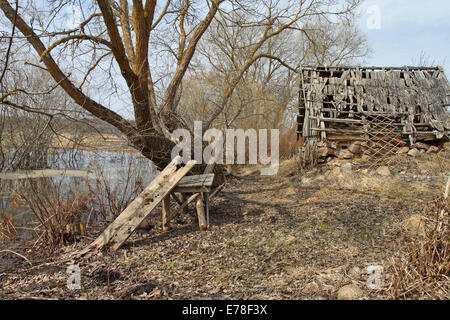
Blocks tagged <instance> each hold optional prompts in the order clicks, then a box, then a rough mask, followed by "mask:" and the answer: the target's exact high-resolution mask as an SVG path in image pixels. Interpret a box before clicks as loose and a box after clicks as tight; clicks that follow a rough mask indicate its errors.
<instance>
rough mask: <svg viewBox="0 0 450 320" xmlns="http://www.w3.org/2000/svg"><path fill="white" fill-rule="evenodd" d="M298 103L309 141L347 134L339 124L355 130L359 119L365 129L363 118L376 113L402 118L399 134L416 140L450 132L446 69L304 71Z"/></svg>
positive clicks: (301, 128) (303, 132)
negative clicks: (330, 135) (337, 132)
mask: <svg viewBox="0 0 450 320" xmlns="http://www.w3.org/2000/svg"><path fill="white" fill-rule="evenodd" d="M299 102H300V115H299V118H298V122H299V134H301V135H303V136H306V137H308V136H316V135H318V134H321V135H322V137H323V138H324V137H326V134H327V133H333V130H336V127H340V129H341V130H342V125H341V126H336V124H337V123H340V124H348V125H349V127H350V126H351V127H352V128H349V130H348V131H352V130H351V129H353V130H354V129H355V125H356V126H357V125H358V119H359V120H360V121H362V122H361V123H360V124H361V126H359V127H358V126H357V128H356V129H357V130H358V129H359V131H361V130H362V127H363V125H362V124H363V120H364V118H365V117H367V116H371V115H376V114H386V115H391V116H393V117H398V118H397V121H398V123H399V125H398V127H399V130H398V132H397V133H400V134H404V135H410V136H411V135H412V136H414V139H415V138H418V139H419V140H420V137H421V136H427V137H428V139H430V135H433V136H434V138H435V139H436V138H437V139H440V138H442V137H443V136H449V133H450V116H449V112H448V107H449V106H450V85H449V82H448V80H447V78H446V76H445V73H444V71H443V69H442V68H441V67H435V68H433V67H431V68H430V67H304V68H302V69H301V83H300V99H299ZM361 119H362V120H361ZM346 120H347V122H346ZM355 132H356V131H355Z"/></svg>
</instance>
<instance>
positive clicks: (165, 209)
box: [162, 195, 170, 231]
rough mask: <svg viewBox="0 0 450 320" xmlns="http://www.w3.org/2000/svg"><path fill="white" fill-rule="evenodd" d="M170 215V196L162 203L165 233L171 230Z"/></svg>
mask: <svg viewBox="0 0 450 320" xmlns="http://www.w3.org/2000/svg"><path fill="white" fill-rule="evenodd" d="M169 213H170V195H167V197H165V198H164V199H163V201H162V229H163V231H167V230H169V228H170V227H169V222H168V221H167V218H168V217H169Z"/></svg>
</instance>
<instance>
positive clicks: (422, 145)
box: [413, 142, 430, 151]
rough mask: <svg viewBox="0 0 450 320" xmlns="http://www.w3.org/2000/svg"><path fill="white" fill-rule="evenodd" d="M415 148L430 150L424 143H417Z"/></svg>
mask: <svg viewBox="0 0 450 320" xmlns="http://www.w3.org/2000/svg"><path fill="white" fill-rule="evenodd" d="M413 147H414V148H416V149H419V150H425V151H426V150H428V149H429V148H430V146H429V145H427V144H426V143H423V142H417V143H415V144H414V146H413Z"/></svg>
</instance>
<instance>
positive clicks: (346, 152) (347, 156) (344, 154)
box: [339, 149, 353, 160]
mask: <svg viewBox="0 0 450 320" xmlns="http://www.w3.org/2000/svg"><path fill="white" fill-rule="evenodd" d="M339 159H341V160H342V159H353V153H351V152H350V151H349V150H347V149H342V150H341V151H339Z"/></svg>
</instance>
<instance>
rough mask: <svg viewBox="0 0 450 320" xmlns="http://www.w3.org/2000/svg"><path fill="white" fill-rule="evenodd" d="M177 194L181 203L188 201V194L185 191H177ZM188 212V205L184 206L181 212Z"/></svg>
mask: <svg viewBox="0 0 450 320" xmlns="http://www.w3.org/2000/svg"><path fill="white" fill-rule="evenodd" d="M175 195H176V197H177V198H178V200H179V201H180V203H181V204H183V203H185V202H186V196H185V195H184V194H183V193H178V192H177V193H176V194H175ZM186 212H187V207H184V208H183V209H181V214H186Z"/></svg>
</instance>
